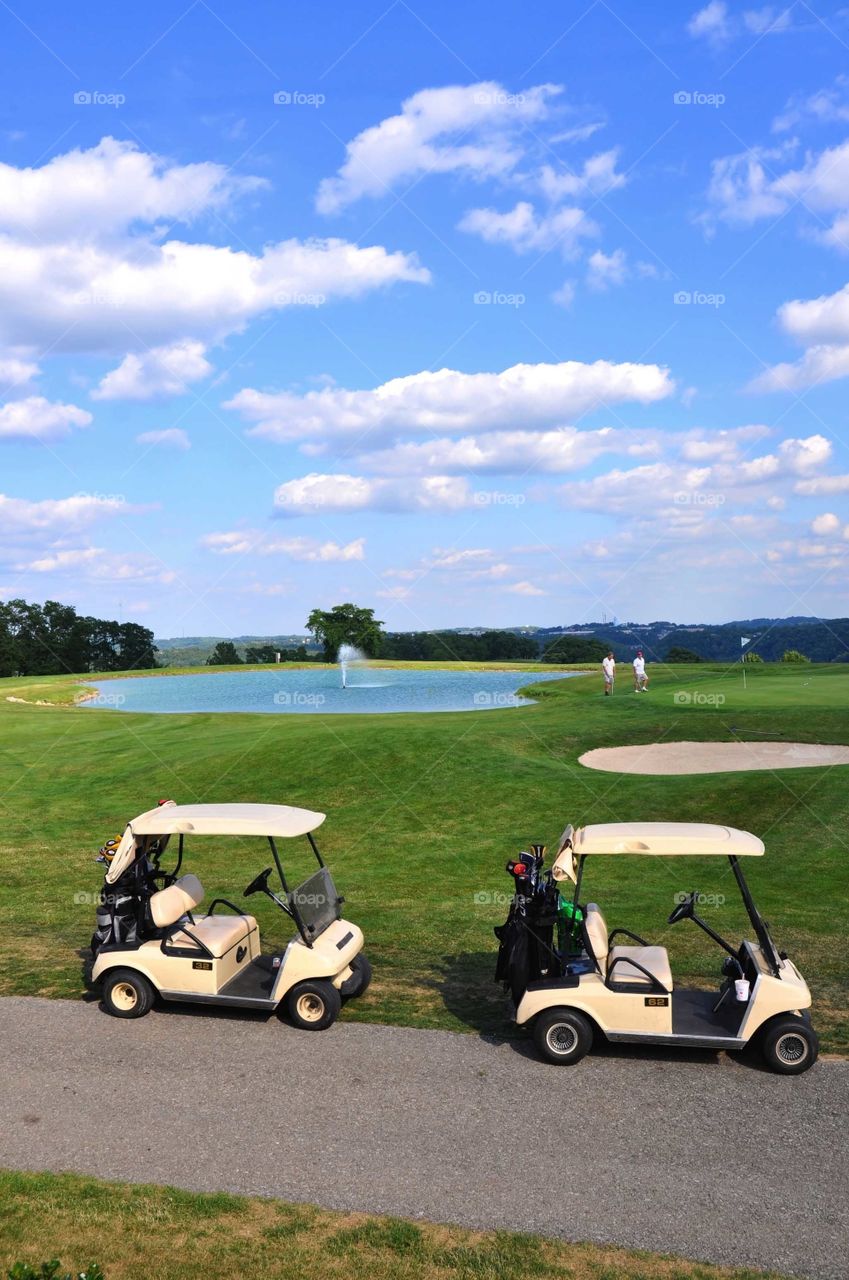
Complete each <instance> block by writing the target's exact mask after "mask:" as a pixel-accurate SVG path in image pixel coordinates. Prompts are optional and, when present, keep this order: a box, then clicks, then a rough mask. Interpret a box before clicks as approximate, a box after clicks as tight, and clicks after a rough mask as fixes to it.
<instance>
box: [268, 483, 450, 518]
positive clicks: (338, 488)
mask: <svg viewBox="0 0 849 1280" xmlns="http://www.w3.org/2000/svg"><path fill="white" fill-rule="evenodd" d="M274 501H275V505H276V508H277V511H278V512H279V513H280V514H281V515H291V516H298V515H315V514H318V513H321V514H330V513H334V512H337V513H338V512H342V513H344V512H352V511H394V512H398V511H419V512H434V513H435V512H451V511H460V510H462V509H464V508H468V507H470V506H472V505H473V503H474V497H473V495H472V493H471V491H470V489H469V485H468V482H467V481H466V480H463V479H460V478H458V477H452V476H426V477H423V478H420V479H411V478H405V479H403V480H383V479H371V478H368V477H366V476H352V475H320V474H317V473H315V472H313V473H312V474H311V475H308V476H303V477H302V478H301V479H298V480H289V481H287V482H286V483H285V484H281V485H280V486H279V487H278V489H277V491H276V492H275V495H274Z"/></svg>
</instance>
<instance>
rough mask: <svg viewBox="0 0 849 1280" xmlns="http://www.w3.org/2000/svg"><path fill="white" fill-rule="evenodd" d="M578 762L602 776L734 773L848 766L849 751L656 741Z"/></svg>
mask: <svg viewBox="0 0 849 1280" xmlns="http://www.w3.org/2000/svg"><path fill="white" fill-rule="evenodd" d="M579 760H580V763H581V764H585V765H586V766H587V768H588V769H602V770H603V771H604V772H605V773H643V774H647V775H657V774H664V773H667V774H672V773H736V772H738V771H739V770H743V769H814V768H821V767H822V766H823V765H831V764H849V747H832V746H827V745H825V744H823V743H819V742H654V743H651V744H649V745H648V746H644V747H599V748H598V749H597V750H595V751H585V752H584V754H583V755H582V756H580V757H579Z"/></svg>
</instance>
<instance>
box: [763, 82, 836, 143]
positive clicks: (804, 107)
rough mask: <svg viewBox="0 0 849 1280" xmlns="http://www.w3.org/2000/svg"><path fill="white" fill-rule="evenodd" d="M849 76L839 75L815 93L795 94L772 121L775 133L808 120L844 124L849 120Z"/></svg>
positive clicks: (817, 122) (819, 122)
mask: <svg viewBox="0 0 849 1280" xmlns="http://www.w3.org/2000/svg"><path fill="white" fill-rule="evenodd" d="M847 90H849V76H845V75H842V76H838V77H837V79H836V81H835V82H834V85H833V86H831V87H830V88H828V89H818V90H817V91H816V92H815V93H810V94H795V95H794V96H793V97H792V98H790V99H789V101H788V102H787V103H786V105H785V107H784V110H783V111H782V112H781V114H780V115H778V116H776V117H775V119H774V120H773V122H772V131H773V133H786V132H787V131H788V130H789V129H795V128H796V126H797V125H803V124H805V123H807V122H808V121H811V120H812V121H814V122H815V123H816V124H842V123H845V122H846V121H849V94H847Z"/></svg>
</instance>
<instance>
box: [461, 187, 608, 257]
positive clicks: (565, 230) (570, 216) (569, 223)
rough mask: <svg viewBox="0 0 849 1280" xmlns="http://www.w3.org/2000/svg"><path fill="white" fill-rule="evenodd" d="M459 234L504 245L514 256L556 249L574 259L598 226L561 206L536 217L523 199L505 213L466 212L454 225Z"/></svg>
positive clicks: (476, 210) (489, 210) (493, 210)
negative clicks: (463, 233) (464, 233)
mask: <svg viewBox="0 0 849 1280" xmlns="http://www.w3.org/2000/svg"><path fill="white" fill-rule="evenodd" d="M457 228H458V230H459V231H468V232H470V233H471V234H472V235H477V236H480V238H481V239H482V240H485V241H487V243H488V244H507V245H509V246H510V247H511V248H512V249H515V251H516V252H517V253H530V252H531V251H532V250H537V251H539V250H545V249H552V248H554V247H555V246H558V247H559V248H560V250H561V252H562V253H563V255H564V257H567V258H569V257H572V256H574V253H575V250H576V247H577V245H578V244H579V242H580V240H581V239H582V238H586V237H591V236H596V235H598V232H599V228H598V225H597V224H596V223H595V222H593V221H592V219H591V218H588V217H587V215H586V214H585V213H584V211H583V209H579V208H575V207H572V206H569V205H567V206H564V207H562V208H559V209H554V210H552V211H551V212H548V213H544V214H537V212H536V210H535V209H534V206H533V205H532V204H531V203H530V202H529V201H527V200H520V201H519V203H518V204H517V205H515V206H514V208H512V209H510V210H508V211H507V212H506V213H499V212H498V211H497V210H496V209H470V210H469V212H468V213H466V214H465V215H464V216H463V217H462V218H461V220H460V222H459V223H458V224H457Z"/></svg>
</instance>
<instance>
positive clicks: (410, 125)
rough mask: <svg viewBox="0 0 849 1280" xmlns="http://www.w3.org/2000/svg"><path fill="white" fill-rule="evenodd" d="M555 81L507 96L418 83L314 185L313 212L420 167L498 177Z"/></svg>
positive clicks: (511, 164) (544, 111)
mask: <svg viewBox="0 0 849 1280" xmlns="http://www.w3.org/2000/svg"><path fill="white" fill-rule="evenodd" d="M560 92H561V88H560V86H558V85H550V84H542V85H536V86H535V87H534V88H532V89H528V90H526V91H524V92H522V93H516V94H511V93H509V92H508V91H507V90H506V89H504V88H503V86H502V85H500V84H497V83H495V82H494V81H482V82H480V83H478V84H470V85H448V86H445V87H444V88H439V89H422V90H421V91H420V92H419V93H415V94H413V95H412V97H410V98H407V100H406V101H405V102H403V103H402V105H401V111H400V113H399V114H398V115H396V116H390V117H388V118H387V119H385V120H381V121H380V123H379V124H376V125H372V126H371V127H370V128H368V129H364V130H363V131H362V133H359V134H357V136H356V137H355V138H353V139H352V141H351V142H349V143H348V144H347V146H346V148H345V161H344V163H343V164H342V167H341V168H340V169H339V171H338V173H337V174H336V175H335V176H334V177H332V178H325V179H324V180H323V182H322V183H321V185H320V186H319V189H318V195H317V197H316V206H317V208H318V210H319V212H320V213H325V214H330V213H337V212H338V211H339V210H340V209H342V208H344V207H345V205H348V204H351V203H353V202H354V201H355V200H359V199H360V198H361V197H363V196H375V195H382V194H384V193H385V192H387V191H388V190H390V189H391V188H392V187H393V186H395V185H396V184H397V183H399V182H408V183H409V182H411V181H412V180H414V179H415V178H416V177H418V176H419V175H423V174H428V173H459V174H463V175H465V176H467V177H472V178H481V177H499V176H503V175H505V174H507V173H509V172H510V171H511V170H512V169H514V168H515V166H516V165H517V164H518V162H519V160H520V159H521V156H522V148H521V146H520V145H517V142H516V135H517V134H518V133H519V132H520V131H521V129H522V127H523V125H524V124H526V123H528V122H534V121H538V120H541V119H544V118H545V117H546V116H547V115H548V113H549V110H550V107H549V103H550V100H551V99H552V98H554V97H556V96H557V95H558V94H559V93H560Z"/></svg>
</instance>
